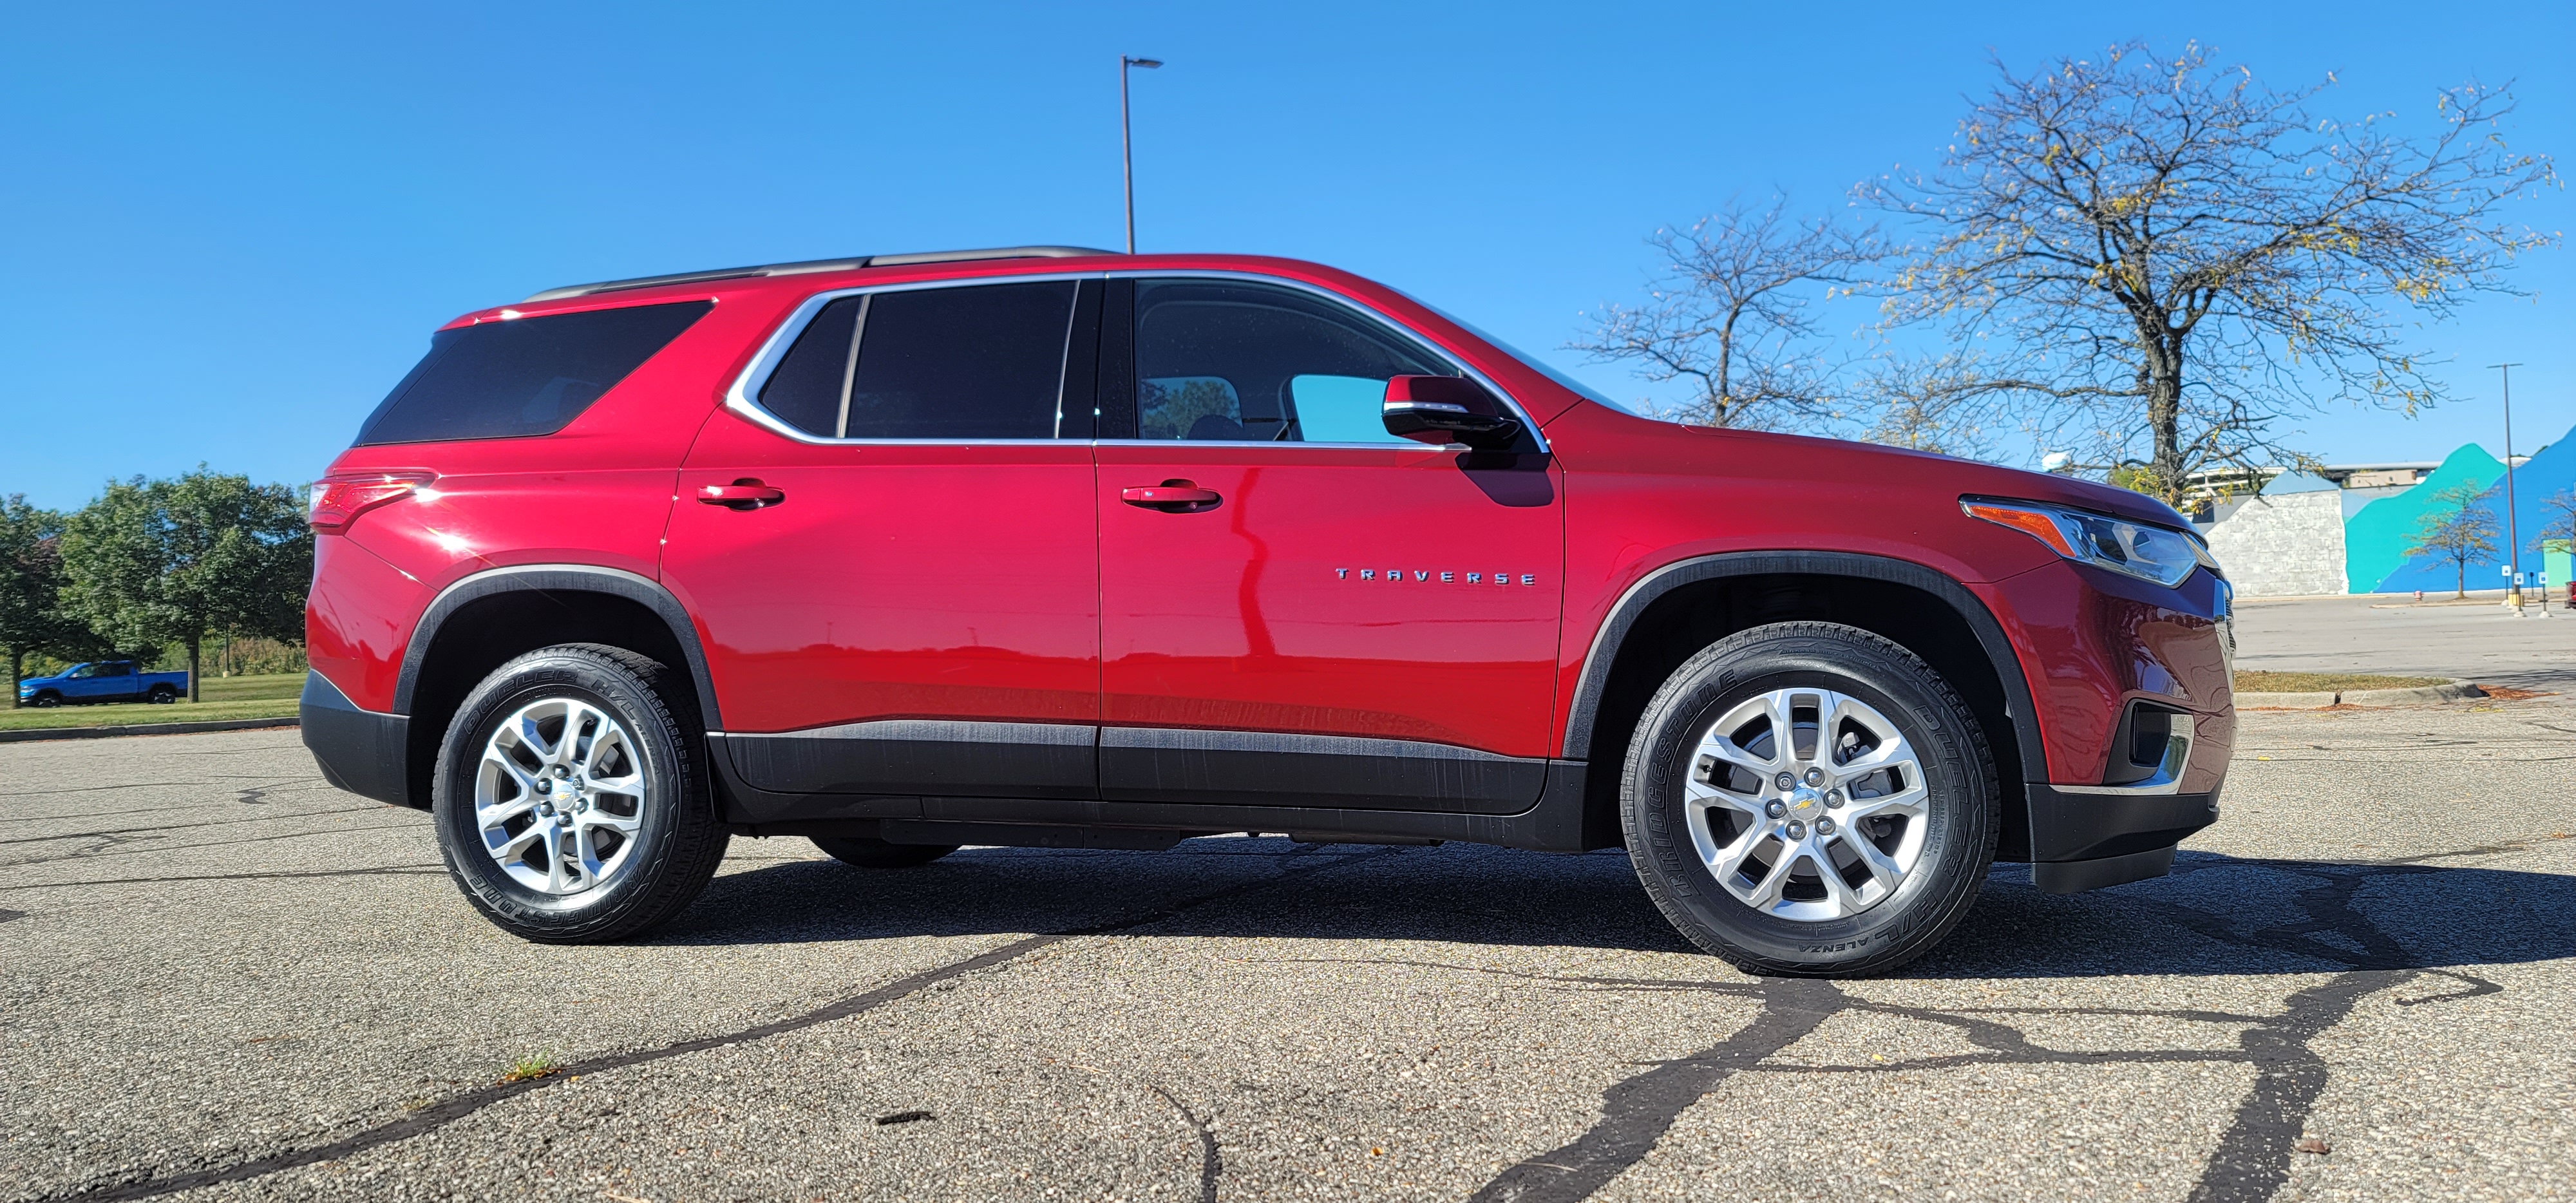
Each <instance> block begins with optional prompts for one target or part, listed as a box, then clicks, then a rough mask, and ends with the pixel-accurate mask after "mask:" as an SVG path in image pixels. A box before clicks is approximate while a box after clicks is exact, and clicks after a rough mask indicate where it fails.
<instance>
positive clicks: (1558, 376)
mask: <svg viewBox="0 0 2576 1203" xmlns="http://www.w3.org/2000/svg"><path fill="white" fill-rule="evenodd" d="M1404 295H1406V296H1408V297H1412V299H1413V303H1414V304H1417V305H1420V306H1422V307H1423V308H1425V309H1428V310H1430V311H1431V312H1433V313H1436V314H1439V315H1440V316H1442V317H1445V318H1447V319H1449V321H1450V323H1451V324H1453V325H1455V326H1457V327H1458V328H1459V329H1461V330H1464V331H1466V332H1467V333H1469V334H1473V335H1475V336H1476V337H1478V338H1481V339H1483V340H1485V342H1486V343H1488V344H1490V345H1491V346H1492V347H1493V348H1494V349H1495V350H1497V351H1500V352H1502V353H1503V354H1505V355H1509V356H1511V357H1512V358H1514V359H1517V360H1519V361H1521V366H1523V367H1526V368H1528V369H1529V370H1531V371H1533V372H1536V373H1538V374H1539V375H1541V376H1545V377H1547V378H1548V379H1550V380H1553V381H1555V382H1556V383H1557V385H1558V386H1559V387H1561V388H1564V389H1566V390H1568V391H1570V392H1574V393H1579V394H1581V395H1582V396H1583V398H1584V399H1585V400H1587V401H1595V402H1599V403H1600V404H1603V405H1607V406H1609V407H1610V408H1612V409H1615V410H1618V411H1619V412H1620V413H1623V414H1627V415H1629V416H1631V417H1639V418H1642V417H1647V416H1649V415H1646V414H1641V413H1638V412H1637V410H1636V408H1635V407H1633V406H1628V405H1622V404H1620V403H1618V402H1616V401H1613V400H1611V399H1610V398H1608V397H1605V396H1602V395H1601V392H1600V390H1598V389H1595V388H1593V387H1592V386H1591V385H1588V384H1585V383H1583V382H1582V381H1580V380H1577V379H1575V378H1574V377H1572V376H1568V375H1566V374H1565V373H1563V372H1560V371H1558V370H1556V369H1555V368H1554V367H1551V366H1549V364H1548V362H1547V361H1546V360H1544V359H1541V358H1539V357H1538V356H1536V355H1532V354H1530V353H1529V352H1527V351H1524V350H1521V349H1520V348H1519V347H1515V346H1513V345H1511V344H1510V343H1507V342H1504V341H1503V340H1501V339H1499V338H1496V337H1494V336H1493V335H1492V334H1489V333H1487V332H1486V331H1485V330H1483V329H1482V328H1480V327H1478V326H1477V325H1476V324H1475V323H1474V322H1470V321H1468V320H1467V319H1465V318H1462V317H1459V316H1458V315H1457V314H1454V313H1451V312H1449V311H1448V310H1446V309H1443V308H1441V307H1439V306H1437V305H1434V304H1432V303H1431V302H1429V301H1426V300H1423V299H1422V298H1420V297H1416V296H1413V294H1412V293H1406V294H1404Z"/></svg>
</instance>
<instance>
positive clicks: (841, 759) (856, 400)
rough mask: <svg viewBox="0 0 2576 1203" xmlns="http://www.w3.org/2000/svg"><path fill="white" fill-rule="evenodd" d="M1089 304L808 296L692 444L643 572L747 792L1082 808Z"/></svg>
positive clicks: (1088, 666) (1030, 287)
mask: <svg viewBox="0 0 2576 1203" xmlns="http://www.w3.org/2000/svg"><path fill="white" fill-rule="evenodd" d="M1099 292H1100V284H1099V282H1098V281H1097V280H1094V281H1091V282H1090V283H1089V284H1087V285H1084V284H1080V283H1078V282H1077V281H1075V280H1071V279H1041V280H1029V279H1007V278H1006V279H1001V280H990V281H975V282H964V283H959V282H948V283H943V284H940V285H938V286H917V285H915V286H898V287H891V288H882V289H863V290H853V291H849V292H844V293H834V294H826V295H823V296H818V297H815V298H812V299H810V300H809V301H808V302H806V303H805V304H804V305H803V306H802V307H801V308H800V309H799V310H798V311H797V313H796V314H795V315H793V316H791V318H790V319H789V320H788V321H787V322H786V323H785V324H784V325H783V327H782V329H781V330H780V332H779V333H778V334H777V335H776V336H775V337H774V338H773V339H772V341H771V343H770V344H769V346H768V347H766V348H764V350H763V351H762V353H761V354H760V356H759V357H758V358H757V359H755V361H754V363H753V365H752V367H751V369H750V370H749V371H747V372H746V373H745V375H744V376H743V378H742V380H741V381H740V382H738V383H737V385H736V386H735V389H734V391H733V393H732V394H731V395H730V396H729V398H728V402H727V405H726V408H725V409H724V410H723V411H722V412H719V413H718V414H717V415H715V417H714V418H713V419H712V420H711V421H710V422H709V423H708V425H707V427H706V429H705V431H704V432H703V433H702V434H700V436H699V437H698V439H697V442H696V443H695V444H694V445H693V446H692V447H691V449H690V451H689V453H688V458H687V461H686V463H685V465H684V466H683V468H682V471H681V473H680V482H679V483H680V490H679V491H680V494H681V500H680V501H679V503H678V504H677V505H676V506H675V508H674V512H673V515H672V519H671V525H670V531H669V535H668V543H667V546H666V547H665V549H664V559H663V575H664V577H665V580H666V583H667V584H668V585H669V586H670V588H671V589H672V590H673V592H674V593H675V594H677V595H678V596H679V597H680V598H681V600H682V602H683V604H685V605H686V606H687V607H688V609H689V611H690V612H691V614H693V615H694V616H695V617H696V620H697V623H698V626H699V631H700V637H701V639H702V641H703V643H704V646H705V649H706V654H707V660H708V671H709V674H710V676H711V677H712V678H713V684H714V687H715V690H716V694H717V698H718V701H719V703H720V704H721V705H722V707H723V711H724V718H725V724H726V731H725V732H724V733H723V735H722V736H721V738H720V742H721V743H722V744H724V745H725V746H726V748H727V749H728V755H729V756H730V757H731V758H732V764H733V766H734V767H735V768H736V769H737V770H738V771H739V772H740V774H741V775H742V779H743V780H744V781H745V782H746V783H747V784H749V785H750V786H751V787H753V788H754V789H755V790H760V791H771V792H775V793H776V794H779V795H782V796H784V795H811V794H853V795H877V796H883V797H886V798H889V799H892V800H891V801H888V802H886V803H884V804H882V805H875V806H866V805H850V806H844V807H840V808H839V809H837V810H834V811H832V813H835V814H841V815H850V816H863V815H883V816H903V815H911V814H918V813H921V810H920V808H919V807H918V805H917V804H916V803H915V802H914V801H909V800H907V799H918V798H920V797H936V796H959V797H1009V798H1034V799H1047V798H1057V799H1087V798H1092V797H1095V796H1096V781H1095V778H1094V763H1095V761H1094V743H1095V739H1096V736H1097V727H1096V724H1097V723H1098V721H1099V610H1098V604H1099V580H1098V558H1097V524H1096V520H1095V518H1094V515H1093V512H1092V500H1091V493H1092V463H1091V449H1090V445H1089V440H1090V438H1091V433H1092V402H1091V385H1092V370H1091V368H1092V357H1093V354H1094V347H1095V345H1096V325H1097V317H1096V314H1097V311H1098V307H1099ZM753 809H754V810H755V811H756V810H757V809H758V808H757V806H754V807H753ZM800 813H804V814H808V815H810V814H812V813H815V812H814V811H813V810H812V808H811V807H810V806H809V807H807V808H806V809H805V810H804V811H802V812H800ZM755 817H756V816H755Z"/></svg>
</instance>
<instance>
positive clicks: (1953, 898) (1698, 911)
mask: <svg viewBox="0 0 2576 1203" xmlns="http://www.w3.org/2000/svg"><path fill="white" fill-rule="evenodd" d="M1807 688H1812V689H1816V690H1819V691H1831V692H1832V693H1834V694H1837V695H1842V696H1845V697H1849V698H1851V699H1855V700H1857V701H1860V702H1863V703H1865V704H1866V705H1868V706H1869V707H1871V708H1872V709H1873V710H1874V712H1875V713H1876V714H1877V715H1879V716H1882V717H1883V718H1884V719H1885V720H1887V721H1888V722H1891V723H1892V724H1893V725H1894V726H1895V727H1896V728H1897V730H1898V733H1899V734H1901V735H1902V737H1903V738H1904V740H1905V742H1906V744H1907V745H1909V746H1910V747H1911V749H1912V750H1913V753H1914V757H1915V763H1917V764H1919V766H1920V770H1921V774H1922V782H1921V784H1922V787H1923V789H1924V791H1925V793H1926V795H1927V796H1926V798H1925V800H1924V803H1923V807H1922V809H1923V814H1922V817H1921V819H1920V820H1919V821H1920V822H1922V823H1923V824H1924V830H1923V832H1922V833H1921V837H1920V838H1921V841H1922V842H1921V844H1920V845H1919V852H1917V853H1916V860H1915V861H1914V862H1913V867H1912V868H1911V869H1910V870H1909V871H1908V872H1907V873H1906V874H1905V875H1904V877H1903V879H1902V882H1901V884H1899V885H1897V886H1896V887H1894V888H1893V889H1892V890H1890V891H1888V892H1887V893H1885V894H1884V895H1882V896H1880V897H1879V898H1878V899H1877V900H1876V901H1874V902H1871V903H1869V904H1868V905H1867V906H1866V907H1865V908H1864V909H1860V910H1858V911H1857V912H1856V913H1850V914H1845V915H1842V916H1839V917H1833V918H1827V919H1821V920H1815V921H1800V920H1795V919H1789V918H1784V917H1782V916H1780V915H1777V914H1773V913H1768V912H1766V911H1764V910H1758V909H1756V908H1755V907H1754V906H1753V905H1749V904H1748V903H1746V902H1744V901H1742V900H1740V899H1739V898H1738V897H1737V895H1736V894H1734V893H1730V892H1729V890H1728V889H1727V888H1726V887H1724V886H1722V885H1721V884H1720V882H1719V879H1718V877H1717V875H1716V873H1715V872H1713V871H1712V870H1711V868H1710V867H1709V864H1708V863H1707V862H1706V861H1704V860H1703V859H1702V855H1703V854H1702V851H1701V844H1700V843H1699V842H1698V841H1697V840H1696V839H1695V837H1694V834H1693V832H1692V831H1691V829H1690V827H1689V823H1690V822H1691V817H1690V816H1691V811H1690V808H1689V806H1688V804H1687V803H1686V801H1685V790H1684V782H1685V781H1686V780H1687V779H1688V774H1690V773H1692V772H1693V771H1694V764H1695V763H1696V762H1697V758H1698V756H1699V755H1700V749H1701V746H1702V745H1701V739H1702V737H1703V736H1704V735H1705V734H1706V733H1707V732H1709V731H1710V730H1712V729H1713V727H1715V726H1716V725H1717V724H1718V722H1719V720H1720V719H1721V718H1723V717H1725V716H1727V715H1729V714H1730V713H1734V712H1737V711H1738V708H1740V707H1742V706H1743V705H1744V704H1745V703H1746V702H1747V701H1748V700H1750V699H1755V698H1758V697H1760V696H1761V695H1763V694H1765V693H1766V692H1771V691H1783V690H1785V691H1790V692H1794V691H1796V690H1799V689H1807ZM1816 738H1817V739H1818V740H1819V746H1821V744H1822V737H1821V736H1818V737H1816ZM1853 763H1855V764H1858V763H1862V762H1859V761H1854V762H1853ZM1786 780H1787V779H1786V778H1785V777H1784V778H1783V781H1784V782H1785V781H1786ZM1853 801H1854V804H1855V806H1857V805H1858V803H1859V801H1860V799H1859V798H1858V797H1857V796H1855V797H1854V799H1853ZM1834 805H1837V806H1839V805H1840V802H1839V801H1837V802H1836V803H1834ZM2000 806H2001V789H2000V786H1999V784H1998V781H1997V778H1996V776H1995V767H1994V759H1993V755H1992V753H1991V752H1990V751H1989V750H1988V747H1987V744H1986V739H1985V734H1984V732H1983V731H1982V730H1981V729H1980V728H1979V727H1978V726H1977V723H1976V720H1975V717H1974V715H1973V714H1972V713H1971V712H1970V711H1969V709H1968V707H1967V704H1966V703H1965V702H1964V701H1962V700H1961V699H1960V697H1959V695H1958V693H1957V691H1955V690H1953V689H1952V688H1951V687H1950V685H1949V683H1948V682H1947V681H1944V680H1943V679H1942V678H1941V676H1940V674H1938V673H1936V672H1934V671H1933V670H1932V668H1931V666H1930V665H1928V664H1925V663H1924V662H1923V660H1922V659H1921V658H1920V657H1917V656H1916V655H1914V654H1913V653H1912V652H1910V651H1908V650H1906V649H1905V648H1903V647H1901V646H1899V645H1897V644H1895V643H1893V642H1891V641H1889V640H1887V639H1884V638H1881V637H1880V636H1877V635H1874V634H1871V633H1869V632H1867V631H1863V630H1860V629H1858V628H1856V627H1847V626H1841V625H1838V624H1834V623H1821V622H1792V623H1778V624H1774V625H1771V626H1763V627H1756V628H1753V629H1752V630H1748V631H1743V632H1740V633H1738V634H1735V635H1731V636H1729V637H1727V638H1725V639H1723V640H1720V641H1718V642H1717V643H1715V644H1712V645H1710V646H1709V647H1708V648H1706V649H1704V650H1703V651H1701V652H1700V653H1699V654H1698V655H1696V656H1693V657H1691V658H1690V659H1689V660H1688V661H1686V662H1684V663H1683V664H1682V666H1681V667H1680V668H1679V669H1676V670H1675V671H1674V672H1673V675H1672V676H1671V677H1670V678H1669V679H1668V680H1666V681H1665V683H1664V686H1663V688H1662V689H1661V690H1660V691H1658V692H1657V693H1656V694H1655V697H1654V699H1653V700H1652V701H1650V702H1649V703H1647V706H1646V710H1645V713H1644V715H1643V716H1642V717H1641V718H1640V719H1639V720H1638V724H1637V734H1636V738H1635V739H1634V740H1633V741H1631V743H1630V746H1629V753H1628V761H1627V763H1626V765H1625V766H1624V771H1623V774H1622V777H1621V780H1620V821H1621V824H1622V826H1623V828H1624V829H1625V833H1626V835H1627V841H1628V849H1629V857H1630V860H1631V861H1632V863H1633V864H1634V865H1635V866H1636V870H1637V876H1638V879H1639V880H1640V881H1641V882H1643V883H1644V884H1645V887H1646V892H1647V894H1648V895H1649V896H1650V897H1652V898H1653V899H1654V901H1655V905H1656V906H1657V907H1658V908H1659V909H1661V910H1662V911H1663V913H1664V915H1665V917H1666V918H1668V919H1670V920H1671V921H1672V923H1673V925H1674V926H1675V927H1677V928H1679V929H1681V931H1682V933H1683V934H1684V935H1685V936H1688V937H1689V938H1690V940H1691V941H1692V942H1693V943H1695V944H1697V945H1699V946H1700V947H1701V948H1703V949H1705V950H1707V951H1708V952H1711V953H1714V954H1716V955H1718V956H1721V957H1724V958H1726V959H1727V960H1728V961H1731V962H1733V963H1734V964H1736V965H1737V966H1739V967H1740V968H1742V969H1744V970H1745V971H1746V972H1748V973H1757V974H1765V975H1774V976H1811V977H1852V976H1861V975H1867V974H1872V973H1881V972H1885V971H1887V970H1890V969H1893V968H1895V967H1896V966H1899V965H1902V964H1904V963H1905V962H1907V961H1910V960H1912V959H1914V958H1915V957H1917V956H1920V955H1922V954H1923V953H1924V952H1925V951H1927V950H1928V949H1930V948H1931V947H1932V946H1933V945H1934V944H1937V943H1939V942H1940V940H1941V939H1942V937H1944V936H1946V935H1948V934H1949V932H1950V929H1951V928H1953V927H1955V926H1957V924H1958V922H1959V921H1960V919H1962V918H1963V917H1965V916H1966V914H1967V912H1968V909H1969V907H1970V906H1971V905H1973V904H1974V903H1975V901H1976V897H1977V891H1978V889H1979V887H1980V886H1982V885H1983V884H1984V881H1985V876H1986V870H1987V868H1988V866H1990V865H1991V864H1992V863H1993V861H1994V853H1995V837H1996V832H1997V829H1998V828H1999V826H2000V821H1999V812H2000ZM1774 813H1777V812H1774ZM1814 813H1819V814H1825V815H1831V814H1836V813H1844V814H1847V813H1849V812H1845V811H1819V812H1814ZM1793 817H1794V812H1793ZM1712 821H1713V820H1712ZM1818 830H1819V831H1822V830H1824V829H1823V828H1818ZM1858 834H1859V833H1857V832H1853V831H1850V830H1846V831H1845V832H1844V836H1845V838H1846V839H1848V838H1852V837H1854V836H1857V835H1858ZM1822 838H1823V837H1822V836H1819V837H1818V839H1819V840H1821V839H1822ZM1853 871H1854V872H1856V873H1857V872H1861V871H1862V870H1859V869H1855V870H1853Z"/></svg>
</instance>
